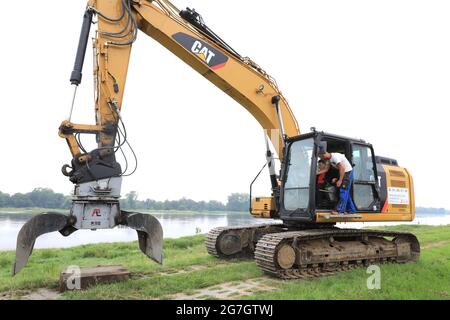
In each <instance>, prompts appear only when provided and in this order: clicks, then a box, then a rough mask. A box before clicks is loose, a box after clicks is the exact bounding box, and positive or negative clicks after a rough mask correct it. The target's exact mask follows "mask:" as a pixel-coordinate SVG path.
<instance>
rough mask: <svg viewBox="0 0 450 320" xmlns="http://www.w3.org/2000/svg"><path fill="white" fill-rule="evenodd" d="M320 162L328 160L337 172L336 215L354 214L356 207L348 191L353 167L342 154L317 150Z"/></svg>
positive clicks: (350, 186)
mask: <svg viewBox="0 0 450 320" xmlns="http://www.w3.org/2000/svg"><path fill="white" fill-rule="evenodd" d="M319 157H320V159H321V160H324V161H325V160H329V161H330V164H331V166H332V167H333V168H336V169H338V170H339V178H338V179H337V181H336V187H338V188H339V194H340V197H339V203H338V205H337V212H336V213H338V214H344V213H353V212H356V210H357V209H356V206H355V204H354V202H353V199H352V196H351V194H350V190H351V188H352V185H353V167H352V165H351V164H350V162H349V161H348V159H347V158H346V157H345V155H343V154H342V153H337V152H333V153H329V152H326V151H325V149H323V148H321V149H319Z"/></svg>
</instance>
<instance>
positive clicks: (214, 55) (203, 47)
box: [172, 32, 228, 70]
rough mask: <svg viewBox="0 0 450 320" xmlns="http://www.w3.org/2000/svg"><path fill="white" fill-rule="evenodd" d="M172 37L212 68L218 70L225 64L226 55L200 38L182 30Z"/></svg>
mask: <svg viewBox="0 0 450 320" xmlns="http://www.w3.org/2000/svg"><path fill="white" fill-rule="evenodd" d="M172 37H173V38H174V39H175V41H177V42H178V43H179V44H180V45H181V46H183V47H184V48H185V49H186V50H188V51H189V52H191V53H192V54H194V55H195V56H196V57H198V58H199V59H200V60H201V61H203V62H204V63H205V64H207V65H208V67H210V68H211V69H212V70H218V69H220V68H223V67H225V65H226V64H227V61H228V57H227V56H226V55H224V54H223V53H222V52H220V51H219V50H217V49H215V48H213V47H212V46H211V45H209V44H207V43H206V42H204V41H202V40H199V39H196V38H194V37H191V36H190V35H187V34H185V33H182V32H178V33H176V34H174V35H173V36H172Z"/></svg>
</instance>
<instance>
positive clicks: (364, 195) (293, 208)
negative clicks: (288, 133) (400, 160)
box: [279, 131, 381, 222]
mask: <svg viewBox="0 0 450 320" xmlns="http://www.w3.org/2000/svg"><path fill="white" fill-rule="evenodd" d="M319 146H321V147H326V151H327V152H330V153H333V152H338V153H342V154H344V155H345V156H346V158H347V159H348V160H349V162H350V163H351V164H352V166H353V175H354V181H353V188H352V190H351V195H352V198H353V201H354V203H355V205H356V207H357V210H358V211H357V212H364V213H376V212H380V211H381V208H380V186H379V182H378V178H377V177H378V174H377V166H376V158H375V154H374V151H373V147H372V145H371V144H369V143H366V142H365V141H363V140H358V139H352V138H347V137H342V136H338V135H333V134H329V133H324V132H317V131H313V132H311V133H308V134H304V135H300V136H297V137H293V138H291V139H289V140H288V141H287V146H286V150H285V157H284V161H283V164H282V171H281V178H282V183H281V195H280V203H279V213H280V217H281V218H282V219H283V220H294V221H304V222H311V221H313V220H314V219H315V214H316V213H317V212H327V211H333V210H335V208H336V206H337V202H338V201H339V194H338V189H337V188H336V187H333V186H332V184H330V183H327V185H326V187H323V185H321V186H322V187H318V185H317V177H316V172H317V171H318V162H319V160H320V158H319V156H318V151H319ZM328 174H330V175H331V177H333V176H334V177H339V172H338V170H337V169H334V168H333V167H331V168H330V172H329V173H328ZM330 180H331V179H330Z"/></svg>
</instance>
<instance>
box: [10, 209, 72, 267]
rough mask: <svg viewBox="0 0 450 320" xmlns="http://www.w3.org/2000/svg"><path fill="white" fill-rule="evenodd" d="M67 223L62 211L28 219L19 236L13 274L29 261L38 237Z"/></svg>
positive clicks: (57, 229) (61, 227)
mask: <svg viewBox="0 0 450 320" xmlns="http://www.w3.org/2000/svg"><path fill="white" fill-rule="evenodd" d="M66 224H67V216H66V215H64V214H62V213H56V212H48V213H44V214H39V215H36V216H34V217H32V218H31V219H30V220H28V221H27V222H26V223H25V224H24V225H23V227H22V228H21V229H20V231H19V234H18V236H17V246H16V261H15V262H14V265H13V269H12V274H13V276H14V275H16V274H17V273H18V272H19V271H20V270H22V268H23V267H25V265H26V264H27V262H28V258H29V257H30V255H31V253H32V251H33V247H34V243H35V241H36V238H37V237H39V236H41V235H43V234H45V233H49V232H53V231H59V230H61V229H63V228H64V227H65V226H66Z"/></svg>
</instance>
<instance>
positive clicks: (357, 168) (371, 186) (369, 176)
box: [352, 143, 381, 212]
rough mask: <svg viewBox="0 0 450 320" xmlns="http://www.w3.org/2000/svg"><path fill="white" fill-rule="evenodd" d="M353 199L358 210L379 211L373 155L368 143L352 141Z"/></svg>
mask: <svg viewBox="0 0 450 320" xmlns="http://www.w3.org/2000/svg"><path fill="white" fill-rule="evenodd" d="M352 163H353V200H354V202H355V205H356V207H357V209H358V211H366V212H371V211H373V212H379V211H380V210H381V208H380V197H379V186H378V179H377V177H378V175H377V171H376V164H375V156H374V152H373V149H372V147H371V146H370V145H366V144H359V143H352Z"/></svg>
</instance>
